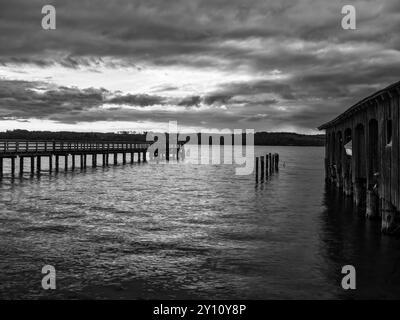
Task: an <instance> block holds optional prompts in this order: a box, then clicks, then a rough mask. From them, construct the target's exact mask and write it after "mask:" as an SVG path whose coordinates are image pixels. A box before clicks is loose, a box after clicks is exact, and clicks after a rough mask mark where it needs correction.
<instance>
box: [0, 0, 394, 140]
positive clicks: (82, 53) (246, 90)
mask: <svg viewBox="0 0 400 320" xmlns="http://www.w3.org/2000/svg"><path fill="white" fill-rule="evenodd" d="M45 4H52V5H54V6H55V8H56V10H57V29H56V30H50V31H45V30H43V29H42V27H41V19H42V16H43V15H42V14H41V9H42V6H43V5H45ZM345 4H352V5H354V6H355V8H356V10H357V11H356V12H357V30H343V29H342V27H341V19H342V14H341V8H342V6H343V5H345ZM398 80H400V1H399V0H368V1H367V0H365V1H339V0H318V1H313V0H298V1H296V0H279V1H278V0H274V1H270V0H268V1H267V0H255V1H250V0H246V1H244V0H179V1H178V0H156V1H155V0H143V1H142V0H126V1H125V0H118V1H113V0H104V1H103V0H100V1H99V0H96V1H94V0H86V1H85V0H68V1H51V0H46V1H41V0H24V1H22V0H0V131H4V130H8V129H16V128H21V129H30V130H75V131H117V130H136V131H142V130H154V129H160V128H165V127H166V125H167V123H168V121H169V120H176V121H178V125H179V126H180V127H183V128H186V129H201V128H207V129H212V128H220V129H222V128H232V129H233V128H238V129H239V128H254V129H255V130H257V131H293V132H300V133H316V127H317V126H319V125H320V124H322V123H323V122H325V121H327V120H330V119H331V118H333V117H335V116H336V115H337V114H339V113H340V112H342V111H344V110H345V109H347V108H348V107H349V106H351V105H352V104H353V103H355V102H357V101H358V100H360V99H361V98H363V97H365V96H366V95H369V94H371V93H373V92H374V91H376V90H379V89H381V88H383V87H384V86H387V85H389V84H391V83H393V82H396V81H398Z"/></svg>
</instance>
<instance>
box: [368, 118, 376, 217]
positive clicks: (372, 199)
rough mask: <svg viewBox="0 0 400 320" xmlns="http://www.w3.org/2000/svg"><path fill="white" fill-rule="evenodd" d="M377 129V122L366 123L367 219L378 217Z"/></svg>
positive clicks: (372, 120) (374, 120)
mask: <svg viewBox="0 0 400 320" xmlns="http://www.w3.org/2000/svg"><path fill="white" fill-rule="evenodd" d="M378 143H379V128H378V121H377V120H376V119H371V120H370V121H369V123H368V190H367V204H366V206H367V208H366V215H367V217H368V218H374V217H378V216H379V197H378V182H379V150H378Z"/></svg>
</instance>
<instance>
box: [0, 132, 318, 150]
mask: <svg viewBox="0 0 400 320" xmlns="http://www.w3.org/2000/svg"><path fill="white" fill-rule="evenodd" d="M146 134H147V132H144V133H137V132H118V133H114V132H106V133H102V132H72V131H58V132H53V131H28V130H8V131H5V132H0V139H3V140H14V139H18V140H57V141H58V140H60V141H132V142H145V141H146ZM244 136H245V135H243V138H244ZM198 137H199V139H198V141H199V143H201V137H200V133H198ZM243 140H244V141H245V139H243ZM244 141H243V142H244ZM254 144H255V145H265V146H323V145H325V135H324V134H318V135H305V134H297V133H291V132H256V133H255V135H254Z"/></svg>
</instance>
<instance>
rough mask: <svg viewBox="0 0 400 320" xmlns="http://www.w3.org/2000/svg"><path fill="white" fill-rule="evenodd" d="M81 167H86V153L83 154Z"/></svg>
mask: <svg viewBox="0 0 400 320" xmlns="http://www.w3.org/2000/svg"><path fill="white" fill-rule="evenodd" d="M83 167H84V168H85V169H86V168H87V155H86V153H85V154H84V155H83Z"/></svg>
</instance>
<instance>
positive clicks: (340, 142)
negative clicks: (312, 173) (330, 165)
mask: <svg viewBox="0 0 400 320" xmlns="http://www.w3.org/2000/svg"><path fill="white" fill-rule="evenodd" d="M336 147H337V149H336V153H337V155H336V177H337V180H336V183H337V186H338V187H339V188H341V187H342V183H343V179H342V167H343V137H342V132H341V131H338V132H337V133H336Z"/></svg>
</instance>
